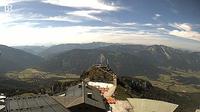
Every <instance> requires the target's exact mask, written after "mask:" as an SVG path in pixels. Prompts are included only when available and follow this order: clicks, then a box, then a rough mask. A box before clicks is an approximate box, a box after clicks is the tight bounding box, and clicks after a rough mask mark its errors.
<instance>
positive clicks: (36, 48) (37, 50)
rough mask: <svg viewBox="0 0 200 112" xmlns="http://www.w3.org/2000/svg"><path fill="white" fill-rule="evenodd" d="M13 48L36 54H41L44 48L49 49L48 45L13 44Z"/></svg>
mask: <svg viewBox="0 0 200 112" xmlns="http://www.w3.org/2000/svg"><path fill="white" fill-rule="evenodd" d="M13 48H16V49H20V50H23V51H25V52H28V53H31V54H34V55H39V54H40V53H41V52H43V51H44V50H46V49H48V47H46V46H13Z"/></svg>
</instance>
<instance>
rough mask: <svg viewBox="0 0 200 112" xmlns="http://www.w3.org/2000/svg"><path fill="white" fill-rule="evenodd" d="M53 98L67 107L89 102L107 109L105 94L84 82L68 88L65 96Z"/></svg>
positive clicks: (91, 104)
mask: <svg viewBox="0 0 200 112" xmlns="http://www.w3.org/2000/svg"><path fill="white" fill-rule="evenodd" d="M53 98H54V99H55V100H57V101H58V102H59V103H61V104H63V105H64V106H65V107H66V108H70V107H73V106H76V105H79V104H88V105H90V106H94V107H97V108H100V109H104V110H106V108H105V104H104V102H103V96H101V94H100V92H99V90H97V89H96V88H94V87H91V86H89V85H86V84H84V83H81V84H79V85H76V86H73V87H70V88H68V90H67V91H66V96H64V97H62V96H55V97H53Z"/></svg>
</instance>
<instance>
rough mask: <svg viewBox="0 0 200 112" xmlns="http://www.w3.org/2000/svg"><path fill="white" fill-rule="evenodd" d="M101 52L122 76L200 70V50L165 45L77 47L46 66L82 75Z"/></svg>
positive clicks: (94, 62)
mask: <svg viewBox="0 0 200 112" xmlns="http://www.w3.org/2000/svg"><path fill="white" fill-rule="evenodd" d="M101 54H103V55H104V56H105V57H106V58H107V59H108V60H109V64H110V66H111V67H112V68H113V70H114V71H116V72H117V73H118V74H121V75H134V74H141V75H143V74H157V73H162V72H167V70H169V69H170V70H171V69H172V70H188V71H189V70H191V71H199V70H200V53H198V52H189V51H182V50H178V49H174V48H171V47H167V46H162V45H153V46H142V45H110V46H106V47H99V48H95V49H73V50H70V51H66V52H63V53H61V54H57V55H55V56H54V57H52V58H49V59H48V60H47V61H46V62H45V64H44V65H43V67H42V68H44V69H46V70H50V71H59V72H61V71H62V72H63V71H64V72H69V73H77V74H81V73H82V72H83V70H85V69H87V68H88V67H89V66H91V65H92V64H97V63H100V61H99V58H100V55H101ZM151 76H152V75H151Z"/></svg>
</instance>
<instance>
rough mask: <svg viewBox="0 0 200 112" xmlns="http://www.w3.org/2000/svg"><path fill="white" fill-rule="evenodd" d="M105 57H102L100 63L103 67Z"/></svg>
mask: <svg viewBox="0 0 200 112" xmlns="http://www.w3.org/2000/svg"><path fill="white" fill-rule="evenodd" d="M105 59H106V58H105V56H104V55H103V54H101V55H100V63H101V64H102V65H103V63H104V62H105Z"/></svg>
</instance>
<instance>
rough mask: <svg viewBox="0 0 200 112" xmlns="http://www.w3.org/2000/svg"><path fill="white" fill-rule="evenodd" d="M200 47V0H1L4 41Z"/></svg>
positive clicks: (0, 35) (0, 29) (0, 25)
mask: <svg viewBox="0 0 200 112" xmlns="http://www.w3.org/2000/svg"><path fill="white" fill-rule="evenodd" d="M90 42H109V43H124V44H145V45H153V44H158V45H160V44H162V45H168V46H172V47H178V48H188V49H193V50H199V49H200V0H0V44H4V45H8V46H17V45H53V44H61V43H90Z"/></svg>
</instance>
